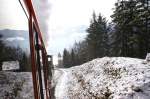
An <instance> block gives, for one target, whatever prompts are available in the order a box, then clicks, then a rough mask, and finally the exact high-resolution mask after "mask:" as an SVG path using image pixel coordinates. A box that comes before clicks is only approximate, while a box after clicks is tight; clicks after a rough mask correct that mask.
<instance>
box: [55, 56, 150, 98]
mask: <svg viewBox="0 0 150 99" xmlns="http://www.w3.org/2000/svg"><path fill="white" fill-rule="evenodd" d="M53 86H54V87H55V97H56V99H108V98H109V99H150V63H149V62H148V61H145V60H142V59H136V58H124V57H112V58H111V57H104V58H98V59H94V60H92V61H90V62H87V63H85V64H83V65H80V66H75V67H72V68H68V69H59V68H57V69H56V70H55V71H54V78H53Z"/></svg>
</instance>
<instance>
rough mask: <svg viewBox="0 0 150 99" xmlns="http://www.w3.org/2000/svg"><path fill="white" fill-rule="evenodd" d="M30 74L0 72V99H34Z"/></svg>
mask: <svg viewBox="0 0 150 99" xmlns="http://www.w3.org/2000/svg"><path fill="white" fill-rule="evenodd" d="M33 95H34V94H33V84H32V74H31V73H30V72H17V73H16V72H6V71H0V99H34V96H33Z"/></svg>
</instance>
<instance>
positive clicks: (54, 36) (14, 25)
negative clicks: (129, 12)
mask: <svg viewBox="0 0 150 99" xmlns="http://www.w3.org/2000/svg"><path fill="white" fill-rule="evenodd" d="M115 2H116V0H33V4H34V7H35V10H36V14H37V16H38V20H39V24H40V28H41V31H42V32H43V38H44V40H45V43H46V46H47V51H48V53H49V54H51V55H53V56H54V59H56V56H57V54H58V53H59V52H60V53H62V52H63V49H64V48H67V49H69V48H71V47H72V46H73V44H74V42H75V41H76V42H79V41H82V40H84V38H85V37H86V35H87V33H86V31H85V30H86V29H87V27H88V26H89V24H90V20H91V18H92V13H93V11H95V12H96V14H99V13H101V14H102V15H103V16H105V17H106V18H107V19H108V20H111V18H110V15H112V13H113V11H112V8H113V7H114V3H115ZM3 9H4V10H3ZM6 28H9V29H16V30H28V22H27V19H26V16H25V14H24V12H23V11H22V8H21V6H20V4H19V2H18V0H0V29H6Z"/></svg>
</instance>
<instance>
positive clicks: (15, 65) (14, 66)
mask: <svg viewBox="0 0 150 99" xmlns="http://www.w3.org/2000/svg"><path fill="white" fill-rule="evenodd" d="M19 68H20V66H19V62H18V61H6V62H3V65H2V70H18V69H19Z"/></svg>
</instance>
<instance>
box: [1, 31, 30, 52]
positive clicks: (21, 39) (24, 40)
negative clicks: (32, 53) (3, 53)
mask: <svg viewBox="0 0 150 99" xmlns="http://www.w3.org/2000/svg"><path fill="white" fill-rule="evenodd" d="M0 35H2V38H1V39H2V40H3V42H4V43H5V44H6V45H7V46H11V47H18V46H19V47H20V48H22V49H23V50H25V51H27V50H29V33H28V31H25V30H10V29H4V30H0Z"/></svg>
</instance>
